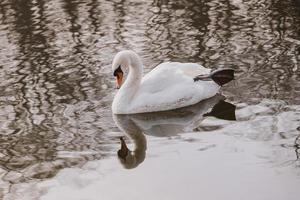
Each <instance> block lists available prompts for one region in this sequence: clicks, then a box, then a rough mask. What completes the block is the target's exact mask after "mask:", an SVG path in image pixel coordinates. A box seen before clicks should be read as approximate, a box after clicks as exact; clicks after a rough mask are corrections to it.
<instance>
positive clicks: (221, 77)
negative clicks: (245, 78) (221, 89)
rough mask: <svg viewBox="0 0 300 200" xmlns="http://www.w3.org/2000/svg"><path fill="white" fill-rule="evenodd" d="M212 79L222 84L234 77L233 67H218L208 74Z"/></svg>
mask: <svg viewBox="0 0 300 200" xmlns="http://www.w3.org/2000/svg"><path fill="white" fill-rule="evenodd" d="M210 77H211V79H212V80H214V81H215V82H216V83H217V84H218V85H220V86H222V85H224V84H226V83H228V82H230V81H232V80H233V79H234V70H233V69H219V70H216V71H214V72H212V73H211V74H210Z"/></svg>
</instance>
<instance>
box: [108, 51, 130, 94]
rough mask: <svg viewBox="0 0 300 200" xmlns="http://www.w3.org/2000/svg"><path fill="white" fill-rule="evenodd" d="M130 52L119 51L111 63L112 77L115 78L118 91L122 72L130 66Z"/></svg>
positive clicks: (121, 80) (121, 81)
mask: <svg viewBox="0 0 300 200" xmlns="http://www.w3.org/2000/svg"><path fill="white" fill-rule="evenodd" d="M131 53H132V51H129V50H126V51H120V52H119V53H117V54H116V55H115V57H114V60H113V63H112V71H113V75H114V77H116V83H117V88H118V89H119V88H120V87H121V85H122V83H123V75H124V70H125V69H126V68H128V67H129V65H130V61H131V60H130V54H131Z"/></svg>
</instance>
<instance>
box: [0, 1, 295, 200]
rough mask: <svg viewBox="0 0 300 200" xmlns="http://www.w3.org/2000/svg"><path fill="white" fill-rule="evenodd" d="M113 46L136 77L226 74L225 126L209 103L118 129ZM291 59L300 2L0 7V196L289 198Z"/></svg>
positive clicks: (61, 3)
mask: <svg viewBox="0 0 300 200" xmlns="http://www.w3.org/2000/svg"><path fill="white" fill-rule="evenodd" d="M123 49H133V50H135V51H136V52H137V53H138V54H139V55H140V56H141V58H142V60H143V63H144V65H145V72H148V71H150V70H151V69H153V68H154V67H155V66H156V65H157V64H159V63H161V62H165V61H180V62H197V63H199V64H202V65H204V66H206V67H208V68H212V69H217V68H219V67H232V68H234V69H235V71H236V77H237V78H236V80H235V81H233V82H231V83H230V84H228V85H226V86H225V87H224V88H223V89H222V95H223V96H224V97H226V100H225V102H227V103H229V104H232V105H233V106H235V109H234V113H235V118H236V120H233V119H232V118H231V119H230V120H228V118H226V117H223V118H222V117H220V115H222V114H220V112H221V113H223V112H222V110H223V107H221V111H220V107H219V108H218V107H217V108H218V109H216V110H219V112H218V113H219V114H217V115H216V113H213V114H212V113H211V111H213V108H216V107H215V105H216V104H218V102H219V101H223V100H221V99H223V98H224V97H222V98H221V97H220V99H218V98H219V97H215V98H214V99H212V100H208V101H207V102H206V103H205V102H204V103H203V104H199V105H196V106H198V107H194V108H193V109H191V110H189V111H185V112H183V111H180V112H179V113H178V112H177V113H176V112H175V113H174V112H173V113H163V114H162V113H159V114H153V115H150V116H148V115H147V116H133V117H128V118H125V122H124V119H119V123H118V118H116V117H114V116H112V113H111V109H110V106H111V102H112V99H113V96H114V93H115V89H114V81H113V77H112V72H111V62H112V59H113V56H114V55H115V54H116V53H117V52H118V51H120V50H123ZM299 63H300V4H299V1H298V0H287V1H280V0H255V1H245V0H221V1H219V0H218V1H217V0H208V1H204V0H194V1H175V0H170V1H157V0H155V1H151V0H150V1H138V0H128V1H127V0H118V1H115V0H113V1H104V0H72V1H71V0H51V1H45V0H28V1H25V0H23V1H17V0H2V1H1V2H0V91H1V92H0V130H1V133H0V178H1V179H0V197H1V198H3V199H14V200H16V199H22V200H24V199H64V200H65V199H72V200H73V199H99V198H100V199H107V200H114V199H120V198H122V199H131V200H133V199H141V198H143V199H183V198H188V199H199V198H203V199H208V200H210V199H237V200H238V199H251V200H253V199H255V200H257V199H262V200H266V199H272V200H275V199H289V200H296V199H299V198H300V190H299V185H300V168H299V167H300V161H299V160H300V158H299V156H300V150H299V149H300V136H299V135H300V69H299V68H300V64H299ZM225 110H226V109H225ZM207 113H210V114H207ZM203 115H204V116H203ZM122 120H123V122H124V124H125V125H127V126H125V128H124V127H122ZM115 121H116V122H115ZM120 124H121V125H120ZM130 124H131V126H129V127H128V125H130ZM126 128H127V129H126ZM121 136H124V141H125V143H126V144H127V146H128V148H129V149H130V151H129V150H124V149H123V150H124V151H123V152H122V153H123V154H122V155H123V157H122V156H118V153H117V152H118V150H119V149H120V147H121V144H120V137H121ZM123 147H124V146H123Z"/></svg>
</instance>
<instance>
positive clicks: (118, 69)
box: [113, 65, 123, 76]
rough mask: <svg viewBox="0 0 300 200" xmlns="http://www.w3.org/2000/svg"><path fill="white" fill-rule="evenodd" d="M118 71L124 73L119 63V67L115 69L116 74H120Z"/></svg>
mask: <svg viewBox="0 0 300 200" xmlns="http://www.w3.org/2000/svg"><path fill="white" fill-rule="evenodd" d="M118 73H122V74H123V71H122V69H121V65H119V67H118V68H117V69H116V70H115V71H114V74H113V75H114V76H118Z"/></svg>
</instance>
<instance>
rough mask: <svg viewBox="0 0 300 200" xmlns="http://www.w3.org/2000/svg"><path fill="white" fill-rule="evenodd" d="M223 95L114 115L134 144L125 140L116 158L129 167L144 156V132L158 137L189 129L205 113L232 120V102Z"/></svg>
mask: <svg viewBox="0 0 300 200" xmlns="http://www.w3.org/2000/svg"><path fill="white" fill-rule="evenodd" d="M224 100H225V97H224V96H222V95H220V94H218V95H216V96H214V97H211V98H209V99H206V100H204V101H201V102H199V103H197V104H195V105H192V106H188V107H184V108H179V109H176V110H171V111H161V112H154V113H142V114H128V115H113V118H114V121H115V123H116V125H117V126H118V127H119V129H120V130H121V131H122V132H124V133H125V134H126V135H127V136H129V138H130V139H131V140H132V141H133V143H134V145H135V147H134V150H133V151H131V150H130V149H129V148H128V147H127V145H126V142H125V140H124V138H123V137H121V138H120V140H121V148H120V150H119V151H118V158H119V160H120V162H121V163H122V165H123V166H124V168H126V169H132V168H135V167H137V166H138V165H139V164H140V163H142V162H143V161H144V160H145V156H146V149H147V140H146V137H145V135H144V134H146V135H152V136H157V137H168V136H175V135H178V134H180V133H185V132H192V131H193V130H194V129H195V128H197V127H199V125H200V123H201V122H202V120H203V119H204V117H205V116H214V117H216V118H219V119H225V120H235V119H236V118H235V108H236V107H235V106H234V105H233V104H231V103H228V102H226V101H224Z"/></svg>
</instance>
